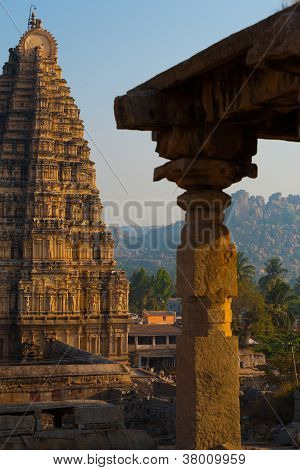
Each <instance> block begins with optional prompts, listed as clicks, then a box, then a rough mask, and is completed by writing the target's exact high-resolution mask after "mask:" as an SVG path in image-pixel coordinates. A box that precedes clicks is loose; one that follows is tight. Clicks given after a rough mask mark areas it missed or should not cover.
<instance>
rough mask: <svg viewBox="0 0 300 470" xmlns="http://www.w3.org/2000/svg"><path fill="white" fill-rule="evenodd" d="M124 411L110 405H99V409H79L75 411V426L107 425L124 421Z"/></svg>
mask: <svg viewBox="0 0 300 470" xmlns="http://www.w3.org/2000/svg"><path fill="white" fill-rule="evenodd" d="M123 419H124V418H123V410H122V408H121V407H120V406H115V405H111V404H110V403H105V402H103V404H100V403H99V404H98V406H97V408H95V407H93V408H82V409H81V408H77V409H76V410H75V411H74V424H75V425H85V424H96V423H100V424H107V423H116V422H120V421H123Z"/></svg>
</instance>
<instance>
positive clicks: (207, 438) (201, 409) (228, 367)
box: [176, 332, 241, 449]
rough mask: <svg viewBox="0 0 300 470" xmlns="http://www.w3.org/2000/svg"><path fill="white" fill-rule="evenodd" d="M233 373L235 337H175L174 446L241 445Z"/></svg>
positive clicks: (235, 371) (217, 334)
mask: <svg viewBox="0 0 300 470" xmlns="http://www.w3.org/2000/svg"><path fill="white" fill-rule="evenodd" d="M238 373H239V360H238V342H237V338H235V337H232V336H231V337H225V336H224V334H223V333H222V332H214V333H213V334H210V335H209V336H207V337H199V336H198V337H192V336H188V335H186V334H184V335H182V336H181V337H179V338H178V343H177V374H178V378H177V398H176V403H177V405H176V407H177V410H176V415H177V417H176V421H177V422H176V430H177V431H176V432H177V446H176V448H177V449H221V448H227V449H239V448H240V446H241V441H240V426H239V398H238V397H239V389H238V387H239V378H238ZM187 423H189V425H188V426H187Z"/></svg>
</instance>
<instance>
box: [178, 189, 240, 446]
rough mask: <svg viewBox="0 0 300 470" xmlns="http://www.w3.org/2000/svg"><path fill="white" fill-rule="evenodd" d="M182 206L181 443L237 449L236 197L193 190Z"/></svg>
mask: <svg viewBox="0 0 300 470" xmlns="http://www.w3.org/2000/svg"><path fill="white" fill-rule="evenodd" d="M178 203H179V205H180V207H182V208H183V209H184V210H186V225H185V227H184V228H183V230H182V238H181V245H180V246H179V247H178V251H177V291H178V292H177V293H178V295H179V297H181V298H182V301H183V334H182V336H179V337H178V338H177V340H178V341H177V400H176V402H177V426H176V429H177V448H178V449H214V448H220V446H221V447H224V446H226V447H228V448H231V449H237V448H239V447H240V422H239V376H238V374H239V360H238V342H237V338H235V337H232V336H231V298H232V297H233V296H235V295H236V293H237V285H236V284H237V283H236V250H235V247H234V246H233V245H232V244H231V243H230V236H229V232H228V229H227V228H226V227H225V226H224V225H223V223H222V222H223V210H224V208H225V207H226V206H227V205H228V204H229V203H230V197H229V196H227V195H226V194H224V193H223V192H221V191H209V190H203V191H201V190H199V191H188V192H186V193H185V194H183V195H182V196H180V197H179V198H178ZM187 423H191V425H190V426H187Z"/></svg>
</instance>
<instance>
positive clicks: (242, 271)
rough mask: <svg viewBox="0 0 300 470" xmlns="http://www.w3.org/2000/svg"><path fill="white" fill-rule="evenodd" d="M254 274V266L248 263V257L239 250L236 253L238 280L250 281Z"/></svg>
mask: <svg viewBox="0 0 300 470" xmlns="http://www.w3.org/2000/svg"><path fill="white" fill-rule="evenodd" d="M254 276H255V267H254V266H252V264H249V259H248V258H247V257H246V256H245V254H244V253H243V252H242V251H241V252H240V251H238V253H237V278H238V281H239V282H241V281H252V280H253V278H254Z"/></svg>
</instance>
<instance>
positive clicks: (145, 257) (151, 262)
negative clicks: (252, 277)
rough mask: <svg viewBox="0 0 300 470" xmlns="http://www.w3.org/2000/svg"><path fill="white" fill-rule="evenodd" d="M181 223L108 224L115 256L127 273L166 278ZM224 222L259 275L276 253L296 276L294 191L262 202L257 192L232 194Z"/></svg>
mask: <svg viewBox="0 0 300 470" xmlns="http://www.w3.org/2000/svg"><path fill="white" fill-rule="evenodd" d="M182 224H183V223H182V222H176V223H175V224H172V225H168V226H164V227H137V228H136V227H118V228H116V227H110V229H111V230H112V232H113V236H114V238H115V244H116V258H117V260H118V262H119V264H120V266H122V267H123V268H124V269H125V270H126V271H127V273H128V274H129V275H130V274H131V272H132V271H133V270H134V269H136V268H138V267H141V266H143V267H144V268H145V269H148V270H150V271H153V272H154V271H156V270H157V269H158V268H159V267H164V268H165V269H167V270H168V271H169V272H170V273H171V274H172V276H175V271H176V266H175V262H176V258H175V256H176V247H177V245H178V243H179V241H180V231H181V227H182ZM226 224H227V225H228V227H229V228H230V230H231V234H232V239H233V241H234V242H235V243H236V245H237V248H238V250H240V251H243V252H245V254H246V255H247V256H248V258H249V260H250V261H251V263H252V264H253V265H254V266H255V267H256V269H257V273H258V274H260V273H261V272H262V269H263V265H264V263H265V261H266V260H267V259H268V258H271V257H272V256H279V257H280V258H281V259H282V261H283V263H284V265H285V266H286V268H287V269H288V270H289V276H290V277H291V278H294V277H296V275H299V270H300V253H299V225H300V195H295V196H293V195H289V196H288V197H283V196H282V195H281V194H280V193H276V194H273V195H272V196H270V198H269V200H268V201H267V202H266V201H265V199H264V198H263V197H262V196H250V195H249V193H247V192H246V191H238V192H236V193H234V194H233V195H232V204H231V207H230V208H229V209H228V210H227V213H226Z"/></svg>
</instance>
